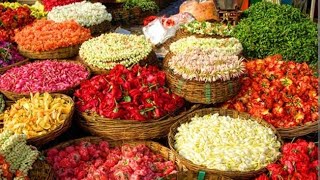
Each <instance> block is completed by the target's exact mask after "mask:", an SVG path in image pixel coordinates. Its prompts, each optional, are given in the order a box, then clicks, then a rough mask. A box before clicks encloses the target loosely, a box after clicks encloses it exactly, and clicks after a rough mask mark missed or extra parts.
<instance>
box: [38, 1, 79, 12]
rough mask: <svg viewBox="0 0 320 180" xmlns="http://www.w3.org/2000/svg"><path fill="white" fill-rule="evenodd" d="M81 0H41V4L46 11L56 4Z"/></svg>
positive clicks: (61, 4) (60, 4)
mask: <svg viewBox="0 0 320 180" xmlns="http://www.w3.org/2000/svg"><path fill="white" fill-rule="evenodd" d="M81 1H82V0H42V4H43V5H44V9H45V10H46V11H51V9H52V8H54V7H56V6H64V5H67V4H71V3H75V2H81Z"/></svg>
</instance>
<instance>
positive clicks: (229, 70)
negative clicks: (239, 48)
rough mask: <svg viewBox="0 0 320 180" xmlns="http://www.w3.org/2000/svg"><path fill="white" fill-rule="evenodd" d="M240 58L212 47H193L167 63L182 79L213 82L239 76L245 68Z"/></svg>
mask: <svg viewBox="0 0 320 180" xmlns="http://www.w3.org/2000/svg"><path fill="white" fill-rule="evenodd" d="M242 60H243V59H242V58H239V57H238V56H236V55H234V56H226V55H224V54H220V53H217V52H216V51H215V50H212V49H210V50H201V49H200V48H194V49H193V50H190V51H185V52H183V53H179V54H178V55H175V56H173V57H172V58H171V59H170V61H169V62H168V65H169V68H170V69H172V70H173V73H174V74H177V75H179V76H181V77H182V78H183V79H186V80H196V81H204V82H214V81H218V80H222V81H228V80H230V79H232V78H237V77H240V76H241V75H242V74H243V72H244V70H245V66H244V63H242Z"/></svg>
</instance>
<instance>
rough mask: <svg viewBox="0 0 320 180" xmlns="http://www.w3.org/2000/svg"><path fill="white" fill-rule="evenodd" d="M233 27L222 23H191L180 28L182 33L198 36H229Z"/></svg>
mask: <svg viewBox="0 0 320 180" xmlns="http://www.w3.org/2000/svg"><path fill="white" fill-rule="evenodd" d="M233 28H234V27H233V26H231V25H225V24H223V23H210V22H206V21H203V22H201V21H192V22H190V23H187V24H184V25H182V26H181V29H182V31H184V32H186V33H191V34H198V35H210V36H212V35H218V36H222V37H225V36H231V33H232V31H233Z"/></svg>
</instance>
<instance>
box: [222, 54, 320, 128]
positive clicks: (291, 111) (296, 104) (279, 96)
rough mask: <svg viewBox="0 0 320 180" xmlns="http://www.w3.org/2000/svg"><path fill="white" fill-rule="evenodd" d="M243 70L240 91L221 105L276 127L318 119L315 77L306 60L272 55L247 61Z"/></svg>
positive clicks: (290, 125)
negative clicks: (243, 75)
mask: <svg viewBox="0 0 320 180" xmlns="http://www.w3.org/2000/svg"><path fill="white" fill-rule="evenodd" d="M246 70H247V73H248V76H247V77H245V78H243V79H242V84H243V86H242V89H241V91H240V93H239V94H238V95H237V96H236V97H235V98H234V99H232V100H230V101H228V102H227V103H226V104H225V105H224V108H229V109H236V110H237V111H240V112H248V113H249V114H251V115H253V116H255V117H260V118H263V119H264V120H266V121H267V122H268V123H270V124H272V125H273V126H275V127H277V128H282V127H284V128H288V127H295V126H303V125H305V124H307V123H310V122H314V121H317V120H318V118H319V114H318V91H317V87H318V78H317V77H315V76H314V75H313V71H312V69H310V68H309V66H308V65H307V64H306V63H302V64H300V63H296V62H294V61H283V60H282V57H281V56H278V55H275V56H270V57H267V58H265V59H257V60H254V61H250V62H247V63H246Z"/></svg>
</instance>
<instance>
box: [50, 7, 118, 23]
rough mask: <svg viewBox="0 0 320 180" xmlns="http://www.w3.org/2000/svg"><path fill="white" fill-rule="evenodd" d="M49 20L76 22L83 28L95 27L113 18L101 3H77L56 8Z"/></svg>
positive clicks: (51, 12)
mask: <svg viewBox="0 0 320 180" xmlns="http://www.w3.org/2000/svg"><path fill="white" fill-rule="evenodd" d="M48 19H49V20H53V21H55V22H63V21H68V20H75V21H76V22H77V23H79V24H81V25H82V26H87V27H88V26H93V25H97V24H100V23H102V22H103V21H111V19H112V16H111V14H110V13H108V12H107V10H106V7H105V6H104V5H102V4H101V3H91V2H86V1H83V2H77V3H72V4H68V5H64V6H57V7H54V8H53V9H52V10H51V11H50V12H49V13H48Z"/></svg>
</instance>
